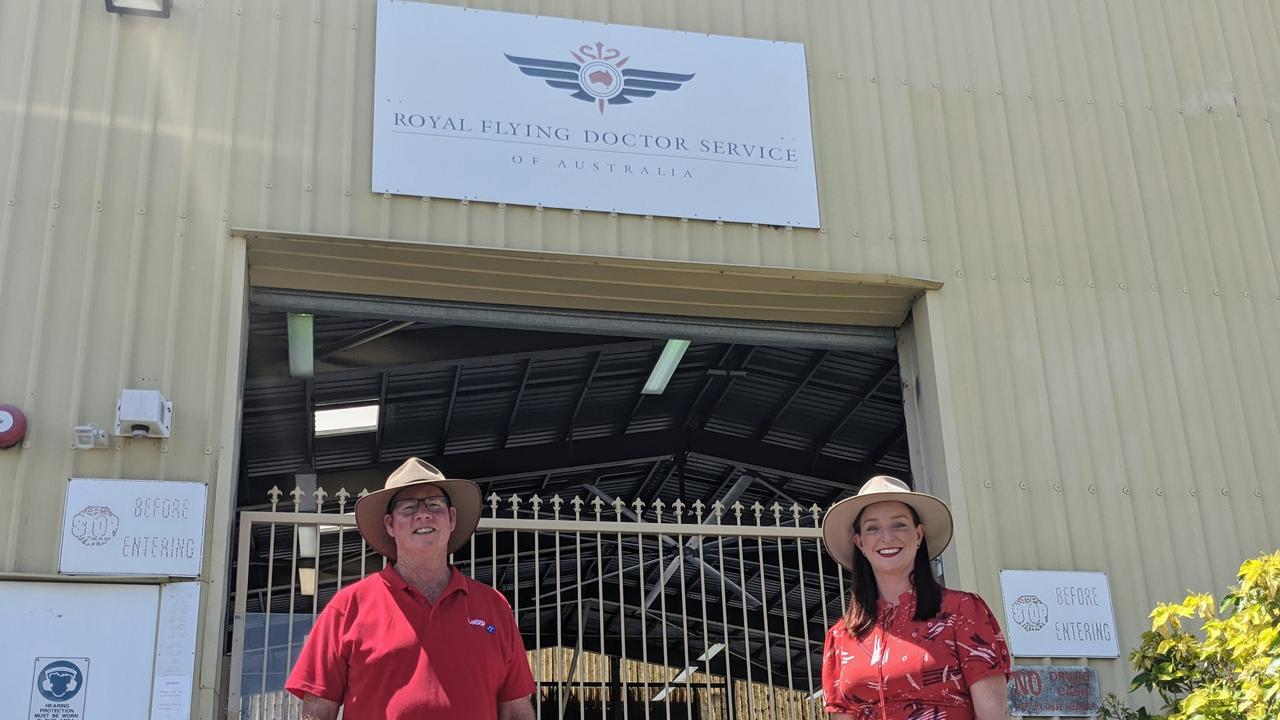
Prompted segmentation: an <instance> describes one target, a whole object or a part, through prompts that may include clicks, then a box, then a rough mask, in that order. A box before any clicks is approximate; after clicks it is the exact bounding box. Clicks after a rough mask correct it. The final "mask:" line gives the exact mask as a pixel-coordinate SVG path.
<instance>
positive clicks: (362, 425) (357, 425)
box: [316, 403, 378, 437]
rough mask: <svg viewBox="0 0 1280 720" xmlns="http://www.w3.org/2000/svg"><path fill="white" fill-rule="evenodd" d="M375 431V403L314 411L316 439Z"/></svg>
mask: <svg viewBox="0 0 1280 720" xmlns="http://www.w3.org/2000/svg"><path fill="white" fill-rule="evenodd" d="M377 429H378V404H377V403H374V404H372V405H357V406H355V407H343V408H334V409H331V410H317V411H316V437H331V436H334V435H355V434H357V433H368V432H374V431H376V430H377Z"/></svg>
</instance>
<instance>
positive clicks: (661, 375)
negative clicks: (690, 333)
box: [640, 340, 689, 395]
mask: <svg viewBox="0 0 1280 720" xmlns="http://www.w3.org/2000/svg"><path fill="white" fill-rule="evenodd" d="M688 349H689V341H688V340H668V341H667V344H666V347H664V348H662V354H661V355H659V356H658V362H656V363H654V364H653V371H652V372H650V373H649V379H648V380H646V381H645V383H644V389H643V390H641V391H640V393H641V394H643V395H661V394H662V393H663V391H665V390H666V389H667V383H668V382H670V380H671V376H672V375H673V374H674V373H675V371H676V368H677V367H679V366H680V359H681V358H683V357H684V351H685V350H688Z"/></svg>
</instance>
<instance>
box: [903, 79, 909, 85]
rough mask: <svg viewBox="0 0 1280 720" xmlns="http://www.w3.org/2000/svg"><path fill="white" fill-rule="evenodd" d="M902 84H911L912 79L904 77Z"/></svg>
mask: <svg viewBox="0 0 1280 720" xmlns="http://www.w3.org/2000/svg"><path fill="white" fill-rule="evenodd" d="M902 84H903V85H910V84H911V81H910V80H907V79H906V78H902Z"/></svg>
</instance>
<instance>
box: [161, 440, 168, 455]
mask: <svg viewBox="0 0 1280 720" xmlns="http://www.w3.org/2000/svg"><path fill="white" fill-rule="evenodd" d="M160 452H162V453H167V452H169V443H167V442H162V443H160Z"/></svg>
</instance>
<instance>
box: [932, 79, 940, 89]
mask: <svg viewBox="0 0 1280 720" xmlns="http://www.w3.org/2000/svg"><path fill="white" fill-rule="evenodd" d="M940 87H942V83H939V82H938V81H937V80H934V81H933V89H934V90H937V89H938V88H940Z"/></svg>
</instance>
